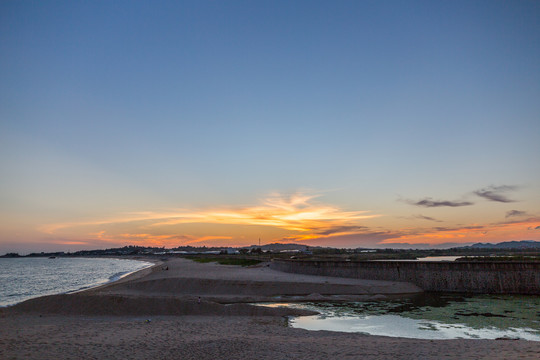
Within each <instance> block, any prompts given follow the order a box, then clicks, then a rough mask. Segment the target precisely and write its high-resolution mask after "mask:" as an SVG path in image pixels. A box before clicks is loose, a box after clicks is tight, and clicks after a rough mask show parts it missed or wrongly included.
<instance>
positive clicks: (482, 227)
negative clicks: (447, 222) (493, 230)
mask: <svg viewBox="0 0 540 360" xmlns="http://www.w3.org/2000/svg"><path fill="white" fill-rule="evenodd" d="M484 228H485V226H483V225H473V226H461V227H452V228H449V227H434V228H433V230H437V231H459V230H480V229H484Z"/></svg>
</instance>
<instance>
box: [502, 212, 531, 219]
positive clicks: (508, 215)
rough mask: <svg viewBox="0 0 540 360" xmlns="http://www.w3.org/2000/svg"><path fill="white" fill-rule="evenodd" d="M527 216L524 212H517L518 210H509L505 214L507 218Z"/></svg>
mask: <svg viewBox="0 0 540 360" xmlns="http://www.w3.org/2000/svg"><path fill="white" fill-rule="evenodd" d="M526 215H528V214H527V213H526V212H525V211H519V210H510V211H508V212H506V216H505V217H507V218H509V217H512V216H526Z"/></svg>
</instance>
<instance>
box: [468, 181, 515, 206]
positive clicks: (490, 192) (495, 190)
mask: <svg viewBox="0 0 540 360" xmlns="http://www.w3.org/2000/svg"><path fill="white" fill-rule="evenodd" d="M517 188H518V187H517V186H513V185H501V186H488V187H487V188H484V189H480V190H476V191H475V192H474V193H475V194H476V195H478V196H480V197H483V198H484V199H487V200H489V201H496V202H503V203H510V202H515V200H512V199H509V198H508V197H507V196H506V195H504V193H506V192H509V191H514V190H516V189H517Z"/></svg>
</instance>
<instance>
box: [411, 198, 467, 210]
mask: <svg viewBox="0 0 540 360" xmlns="http://www.w3.org/2000/svg"><path fill="white" fill-rule="evenodd" d="M405 202H406V203H408V204H410V205H415V206H422V207H427V208H433V207H460V206H469V205H473V204H474V203H472V202H470V201H450V200H433V199H432V198H429V197H428V198H425V199H423V200H418V201H414V200H405Z"/></svg>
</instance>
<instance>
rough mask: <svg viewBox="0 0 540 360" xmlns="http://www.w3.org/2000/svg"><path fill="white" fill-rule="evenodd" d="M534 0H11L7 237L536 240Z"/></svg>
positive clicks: (418, 242)
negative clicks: (405, 0)
mask: <svg viewBox="0 0 540 360" xmlns="http://www.w3.org/2000/svg"><path fill="white" fill-rule="evenodd" d="M538 19H540V2H538V1H519V0H516V1H496V0H486V1H456V0H453V1H407V2H404V1H344V0H343V1H315V0H309V1H300V0H298V1H277V0H275V1H264V0H261V1H204V0H201V1H131V0H130V1H120V0H118V1H112V2H111V1H54V2H52V1H24V0H22V1H6V0H5V1H1V2H0V169H1V173H0V219H1V220H0V253H6V252H21V253H28V252H38V251H76V250H81V249H98V248H111V247H117V246H124V245H141V246H160V247H162V246H164V247H167V248H169V247H176V246H183V245H191V246H223V247H225V246H246V245H251V244H257V243H258V241H259V238H260V239H261V243H264V244H267V243H273V242H287V243H302V244H308V245H314V246H332V247H347V248H357V247H375V248H386V247H396V248H400V247H401V248H411V247H412V248H439V247H450V246H456V245H459V244H471V243H476V242H492V243H496V242H501V241H511V240H540V161H539V158H540V21H538Z"/></svg>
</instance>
